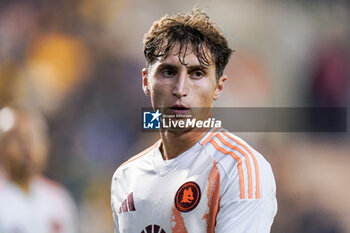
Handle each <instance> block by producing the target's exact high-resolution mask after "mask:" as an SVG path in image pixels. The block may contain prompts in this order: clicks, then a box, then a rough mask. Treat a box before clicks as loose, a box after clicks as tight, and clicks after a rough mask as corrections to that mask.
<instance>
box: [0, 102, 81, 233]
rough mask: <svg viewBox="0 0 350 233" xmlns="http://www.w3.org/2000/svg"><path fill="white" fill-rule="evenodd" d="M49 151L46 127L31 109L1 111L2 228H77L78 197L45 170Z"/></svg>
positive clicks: (46, 232) (45, 231) (58, 232)
mask: <svg viewBox="0 0 350 233" xmlns="http://www.w3.org/2000/svg"><path fill="white" fill-rule="evenodd" d="M47 152H48V136H47V126H46V122H45V120H44V119H43V117H42V116H41V115H40V114H38V113H37V112H34V111H32V110H27V109H24V108H18V107H13V108H10V107H5V108H3V109H1V110H0V161H1V171H2V175H1V178H0V232H1V233H76V232H77V212H76V207H75V204H74V202H73V199H72V198H71V196H70V195H69V194H68V192H67V190H66V189H65V188H63V187H62V186H61V185H59V184H57V183H55V182H53V181H52V180H50V179H48V178H45V177H44V176H43V175H41V172H42V171H43V169H44V167H45V163H46V160H47Z"/></svg>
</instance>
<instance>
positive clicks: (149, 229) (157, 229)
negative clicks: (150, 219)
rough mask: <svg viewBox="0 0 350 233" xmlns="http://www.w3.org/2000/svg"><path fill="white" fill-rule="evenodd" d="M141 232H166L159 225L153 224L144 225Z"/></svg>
mask: <svg viewBox="0 0 350 233" xmlns="http://www.w3.org/2000/svg"><path fill="white" fill-rule="evenodd" d="M141 233H166V232H165V231H164V230H163V229H162V228H161V227H160V226H158V225H155V224H154V225H149V226H147V227H145V229H143V230H142V231H141Z"/></svg>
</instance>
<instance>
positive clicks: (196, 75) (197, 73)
mask: <svg viewBox="0 0 350 233" xmlns="http://www.w3.org/2000/svg"><path fill="white" fill-rule="evenodd" d="M191 76H192V78H195V79H200V78H203V76H204V73H203V72H202V71H200V70H197V71H194V72H192V74H191Z"/></svg>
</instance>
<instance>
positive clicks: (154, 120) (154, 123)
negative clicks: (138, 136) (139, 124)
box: [143, 110, 162, 129]
mask: <svg viewBox="0 0 350 233" xmlns="http://www.w3.org/2000/svg"><path fill="white" fill-rule="evenodd" d="M161 115H162V114H161V113H160V112H159V110H157V111H156V112H143V128H144V129H160V116H161Z"/></svg>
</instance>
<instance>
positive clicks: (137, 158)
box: [113, 140, 160, 177]
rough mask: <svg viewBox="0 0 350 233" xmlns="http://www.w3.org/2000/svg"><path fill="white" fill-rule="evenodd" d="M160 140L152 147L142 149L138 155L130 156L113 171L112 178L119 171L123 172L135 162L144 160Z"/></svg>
mask: <svg viewBox="0 0 350 233" xmlns="http://www.w3.org/2000/svg"><path fill="white" fill-rule="evenodd" d="M159 141H160V140H158V141H156V142H155V143H154V144H153V145H151V146H149V147H147V148H146V149H144V150H143V151H141V152H140V153H138V154H136V155H134V156H131V157H130V158H129V159H128V160H127V161H125V162H124V163H122V164H121V165H120V166H119V167H118V168H117V169H116V171H115V173H114V175H113V177H116V176H117V174H118V173H119V172H121V171H125V170H127V169H128V168H130V167H132V166H134V165H135V164H136V163H137V162H139V161H141V160H142V158H145V157H146V155H148V154H150V153H152V151H153V149H155V148H156V147H157V146H158V143H159Z"/></svg>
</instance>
